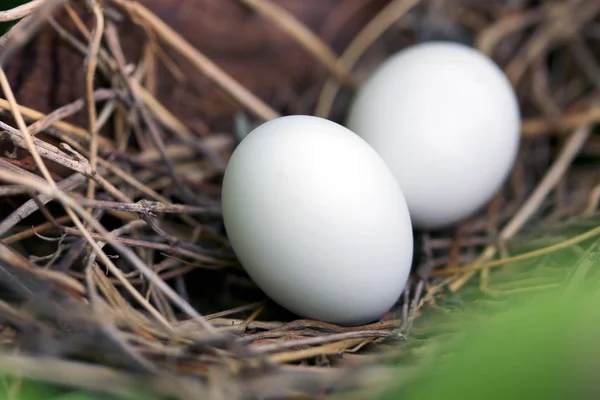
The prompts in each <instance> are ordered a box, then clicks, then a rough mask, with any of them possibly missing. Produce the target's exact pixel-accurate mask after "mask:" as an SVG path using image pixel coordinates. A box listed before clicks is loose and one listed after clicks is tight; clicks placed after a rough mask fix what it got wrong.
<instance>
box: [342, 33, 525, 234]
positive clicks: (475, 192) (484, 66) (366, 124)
mask: <svg viewBox="0 0 600 400" xmlns="http://www.w3.org/2000/svg"><path fill="white" fill-rule="evenodd" d="M520 123H521V120H520V111H519V104H518V100H517V97H516V95H515V93H514V90H513V88H512V86H511V84H510V82H509V80H508V79H507V77H506V76H505V74H504V73H503V71H502V70H501V69H500V68H499V67H498V66H497V65H496V64H495V63H494V62H493V61H492V60H491V59H490V58H488V57H487V56H486V55H484V54H483V53H481V52H479V51H477V50H475V49H473V48H470V47H468V46H465V45H462V44H457V43H450V42H429V43H422V44H418V45H415V46H412V47H409V48H407V49H405V50H403V51H400V52H399V53H397V54H395V55H393V56H392V57H390V58H389V59H388V60H386V61H385V62H384V63H383V64H382V65H381V66H380V67H379V68H378V69H376V70H375V72H374V73H373V74H372V75H371V76H370V77H369V78H368V79H367V80H366V81H365V83H364V84H363V85H362V86H361V88H360V89H359V90H358V92H357V94H356V96H355V98H354V99H353V102H352V104H351V107H350V109H349V113H348V120H347V122H346V126H347V127H348V128H349V129H351V130H352V131H354V132H355V133H356V134H358V135H360V136H361V137H362V138H363V139H365V140H366V141H367V142H368V143H369V144H370V145H371V146H372V147H373V148H374V149H375V150H376V151H377V152H378V153H379V154H380V155H381V156H382V157H383V159H384V160H385V161H386V163H387V164H388V166H389V167H390V169H391V170H392V171H393V173H394V175H395V176H396V178H397V180H398V182H399V183H400V186H401V188H402V191H403V193H404V196H405V198H406V201H407V203H408V208H409V210H410V213H411V219H412V223H413V226H415V227H416V228H420V229H426V230H427V229H440V228H445V227H448V226H450V225H452V224H455V223H457V222H459V221H460V220H462V219H464V218H466V217H468V216H470V215H471V214H472V213H474V212H476V211H477V210H479V209H480V208H481V207H482V206H484V205H485V204H486V203H487V202H488V201H489V200H490V199H491V198H492V197H493V195H494V194H495V193H496V192H497V191H498V189H499V188H500V187H501V186H502V184H503V183H504V182H505V181H506V179H507V177H508V175H509V173H510V171H511V169H512V166H513V164H514V161H515V158H516V155H517V152H518V148H519V140H520Z"/></svg>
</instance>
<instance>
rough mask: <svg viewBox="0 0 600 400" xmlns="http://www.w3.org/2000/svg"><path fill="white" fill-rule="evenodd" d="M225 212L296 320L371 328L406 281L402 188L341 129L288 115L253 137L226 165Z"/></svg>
mask: <svg viewBox="0 0 600 400" xmlns="http://www.w3.org/2000/svg"><path fill="white" fill-rule="evenodd" d="M222 211H223V219H224V224H225V229H226V231H227V235H228V238H229V240H230V243H231V245H232V248H233V250H234V252H235V254H236V255H237V257H238V258H239V260H240V262H241V264H242V265H243V266H244V268H245V270H246V271H247V273H248V274H249V276H250V277H251V278H252V280H253V281H254V282H255V283H256V284H257V285H258V286H259V287H260V288H261V289H262V290H263V291H264V292H265V293H266V294H267V295H268V296H269V297H270V298H271V299H273V300H274V301H276V302H277V303H279V304H280V305H281V306H283V307H285V308H287V309H288V310H290V311H292V312H294V313H296V314H298V315H300V316H302V317H306V318H313V319H317V320H322V321H327V322H331V323H337V324H344V325H357V324H363V323H367V322H371V321H374V320H377V319H378V318H380V317H381V316H382V315H383V314H385V313H386V312H387V311H389V310H390V308H391V307H392V306H393V305H394V303H395V302H396V301H397V299H398V298H399V296H400V295H401V293H402V290H403V289H404V286H405V284H406V282H407V279H408V276H409V273H410V267H411V261H412V254H413V237H412V226H411V222H410V215H409V213H408V207H407V205H406V201H405V199H404V196H403V194H402V191H401V189H400V187H399V185H398V183H397V182H396V179H395V178H394V176H393V174H392V172H391V171H390V170H389V168H388V167H387V165H386V164H385V162H384V161H383V160H382V159H381V157H380V156H379V155H378V154H377V152H375V150H373V149H372V148H371V147H370V146H369V145H368V144H367V143H366V142H365V141H364V140H363V139H361V138H359V137H358V136H357V135H355V134H354V133H352V132H350V131H349V130H348V129H346V128H345V127H343V126H341V125H339V124H337V123H334V122H331V121H329V120H326V119H322V118H317V117H312V116H302V115H300V116H287V117H281V118H277V119H274V120H271V121H269V122H266V123H264V124H262V125H260V126H259V127H258V128H256V129H255V130H253V131H252V132H250V133H249V134H248V135H247V136H246V137H245V138H244V139H243V140H242V142H241V143H240V144H239V145H238V147H237V148H236V149H235V151H234V152H233V154H232V156H231V159H230V161H229V163H228V165H227V168H226V171H225V175H224V178H223V189H222Z"/></svg>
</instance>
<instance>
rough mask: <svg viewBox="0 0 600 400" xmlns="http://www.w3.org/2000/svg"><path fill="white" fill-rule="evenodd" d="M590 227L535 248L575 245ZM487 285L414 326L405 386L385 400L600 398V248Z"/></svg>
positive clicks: (516, 267) (558, 234)
mask: <svg viewBox="0 0 600 400" xmlns="http://www.w3.org/2000/svg"><path fill="white" fill-rule="evenodd" d="M589 222H590V221H589V220H588V221H583V223H582V224H581V225H580V229H577V228H576V226H577V224H574V225H573V224H571V225H569V226H565V228H564V229H563V230H558V231H555V232H552V234H550V233H549V232H546V233H545V235H541V232H538V235H537V236H538V237H537V238H536V239H535V241H538V242H539V241H540V239H541V238H542V236H545V239H549V238H551V237H554V238H565V237H572V236H574V235H577V234H580V233H583V231H585V229H583V227H584V226H585V227H586V229H587V228H589ZM595 225H596V226H597V224H595ZM544 241H546V240H544ZM519 247H520V248H522V249H525V248H527V249H528V250H531V249H532V248H535V247H532V246H531V245H528V243H524V242H521V243H519ZM490 278H491V279H490V289H491V291H489V292H487V291H486V292H482V291H481V290H480V289H479V287H478V285H477V282H473V283H472V284H471V285H470V286H468V287H465V288H464V289H463V290H462V291H461V292H460V293H456V294H452V295H448V296H447V297H446V298H444V299H443V300H442V301H440V302H438V303H437V305H436V306H435V307H429V308H428V310H427V311H426V312H425V313H424V315H422V316H421V317H419V318H418V319H417V321H416V322H415V327H414V329H413V330H412V332H411V338H410V339H409V341H410V344H409V346H408V347H407V356H406V357H405V359H404V360H403V361H401V362H400V365H399V367H398V381H397V382H395V383H392V385H391V389H390V390H387V391H386V392H385V394H384V395H383V396H381V397H380V399H382V400H388V399H390V400H391V399H403V400H430V399H461V400H470V399H529V400H532V399H544V400H554V399H557V400H558V399H561V400H562V399H599V398H600V343H599V342H600V312H599V310H598V308H599V306H600V285H599V280H600V279H599V278H600V239H591V240H589V241H587V242H586V243H582V244H581V245H580V246H577V247H573V248H567V249H565V250H562V251H559V252H555V253H551V254H547V255H545V256H542V257H538V258H535V259H531V260H528V261H523V262H520V263H515V264H513V265H506V266H502V267H499V268H497V269H496V270H494V271H492V272H491V276H490ZM417 371H418V372H417ZM415 376H416V377H415ZM412 377H414V378H412Z"/></svg>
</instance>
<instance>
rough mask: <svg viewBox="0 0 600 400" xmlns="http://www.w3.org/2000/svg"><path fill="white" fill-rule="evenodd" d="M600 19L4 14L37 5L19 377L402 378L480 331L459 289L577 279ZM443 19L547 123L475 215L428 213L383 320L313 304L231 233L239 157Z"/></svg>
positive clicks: (125, 5) (169, 392)
mask: <svg viewBox="0 0 600 400" xmlns="http://www.w3.org/2000/svg"><path fill="white" fill-rule="evenodd" d="M300 3H302V4H301V5H299V4H300ZM599 18H600V3H598V2H591V1H585V0H569V1H562V2H537V1H516V2H515V1H512V2H510V1H496V2H481V1H472V0H449V1H435V0H422V1H419V0H373V1H365V0H353V1H350V0H348V1H329V2H324V1H306V2H294V1H274V0H219V1H217V0H202V1H192V0H185V1H181V2H177V3H175V2H167V1H159V0H153V1H148V2H143V3H142V2H138V1H134V0H89V1H86V2H75V1H72V2H68V1H67V2H65V1H63V0H34V1H31V2H29V3H27V4H25V5H22V6H19V7H17V8H14V9H11V10H7V11H3V12H0V20H1V21H15V22H16V23H15V24H14V25H13V26H11V27H10V29H9V30H7V33H5V34H4V36H2V37H1V38H0V66H1V67H2V70H0V86H1V88H2V93H3V94H2V98H0V110H1V114H0V117H1V118H0V138H1V140H0V146H1V147H2V150H3V153H2V156H0V180H1V181H2V182H3V185H2V186H0V197H1V199H0V201H1V202H2V207H0V238H1V241H0V266H1V268H0V287H1V290H0V293H1V294H0V326H1V331H0V332H1V333H0V335H1V337H2V343H3V353H2V354H3V355H2V356H1V357H0V371H1V373H2V374H8V375H12V376H19V377H23V376H26V377H28V378H29V379H32V380H36V381H42V382H49V383H55V384H58V385H62V386H65V387H71V388H80V389H86V390H89V391H92V392H100V393H104V394H106V395H109V394H110V395H114V396H125V395H129V394H131V393H145V394H148V395H152V396H155V398H178V399H197V398H227V399H236V398H283V397H299V396H300V397H303V398H307V397H311V396H312V397H319V396H321V397H319V398H323V397H324V396H338V395H339V393H345V394H342V398H350V397H351V395H352V394H355V395H357V396H359V394H358V393H362V392H360V391H359V390H362V389H373V388H381V387H384V386H385V383H386V382H389V381H390V380H392V381H394V382H396V383H397V382H399V381H400V380H399V378H398V375H397V373H396V372H395V371H396V366H397V365H398V363H401V362H402V363H408V364H410V363H411V362H413V361H414V360H413V361H411V359H412V358H411V357H413V356H415V357H416V354H419V352H418V351H416V350H418V349H420V348H423V347H424V346H427V343H429V340H430V339H431V338H433V337H436V338H439V337H442V336H444V334H445V333H448V332H455V331H458V330H460V328H459V327H457V326H454V325H452V324H448V323H445V322H442V321H446V320H443V319H440V318H441V317H440V316H446V317H447V315H448V313H449V312H450V311H451V310H452V309H453V308H455V307H456V304H457V302H460V303H461V304H463V305H462V307H465V305H464V304H467V303H465V302H468V301H469V299H471V298H476V299H478V300H477V301H478V306H477V307H480V306H481V304H483V303H485V301H489V302H490V303H494V304H495V303H498V302H501V301H502V299H504V298H506V297H510V296H516V295H518V293H526V292H528V291H534V290H545V289H547V288H550V287H554V286H556V285H560V284H561V283H562V282H565V281H566V280H568V279H570V278H569V276H571V275H570V272H572V270H573V269H572V268H551V267H549V266H548V260H556V259H557V257H559V255H560V254H565V252H573V253H574V254H581V253H582V252H584V253H585V252H586V251H587V250H586V244H589V243H593V241H594V238H595V237H596V235H598V234H600V229H599V228H598V224H597V222H598V218H597V214H596V213H597V209H598V202H599V200H600V174H599V172H598V171H599V169H598V160H599V156H600V140H598V139H599V138H598V136H597V135H594V133H593V127H594V125H595V124H596V123H597V122H598V121H599V120H600V108H599V105H598V95H599V93H600V86H599V85H598V82H599V81H598V77H600V59H599V58H598V56H597V54H599V52H598V50H599V46H600V43H599V41H598V30H597V22H598V21H599ZM431 39H448V40H453V41H459V42H462V43H466V44H469V45H472V46H474V47H477V48H478V49H480V50H481V51H482V52H484V53H486V54H488V55H489V56H490V57H492V58H493V59H494V60H495V61H496V62H497V63H498V64H499V65H500V66H501V67H502V68H503V69H504V70H505V71H506V73H507V75H508V77H509V78H510V80H511V82H512V84H513V85H514V87H515V89H516V91H517V93H518V96H519V100H520V105H521V111H522V114H523V124H522V138H523V139H522V143H521V149H520V153H519V156H518V159H517V162H516V164H515V165H514V168H513V171H512V174H511V176H510V179H509V180H508V181H507V183H506V185H505V187H504V188H503V190H502V191H501V192H500V193H498V195H497V196H495V197H494V199H493V200H492V201H490V203H489V204H488V205H487V206H486V208H485V209H484V210H482V211H481V212H479V213H478V214H477V215H474V216H472V217H471V218H470V219H468V220H466V221H463V222H462V223H461V224H460V225H458V226H456V227H454V228H452V229H449V230H447V231H443V232H419V233H416V244H417V249H416V250H417V254H416V257H415V258H416V262H415V268H414V271H413V274H412V276H411V278H410V281H409V282H408V285H407V288H406V289H405V292H404V294H403V296H402V298H401V299H399V301H398V303H397V305H396V306H395V307H394V309H392V310H391V311H390V312H389V313H388V314H387V315H386V316H384V317H383V318H382V319H381V320H379V321H378V322H376V323H373V324H370V325H366V326H359V327H342V326H336V325H332V324H328V323H324V322H320V321H313V320H307V319H297V317H295V316H294V315H291V314H289V313H288V312H286V311H285V310H282V309H281V308H279V307H278V306H277V305H275V304H273V303H272V302H270V301H269V300H268V299H267V298H266V297H265V296H264V294H262V292H261V291H260V290H259V289H258V288H257V287H256V286H255V285H254V284H253V283H252V281H251V280H250V279H249V278H248V276H247V275H246V274H245V273H244V271H243V269H242V267H241V266H240V264H239V263H238V261H237V259H236V257H235V255H234V253H233V251H232V249H231V247H230V246H229V243H228V241H227V237H226V234H225V231H224V229H223V225H222V218H221V215H220V210H219V204H220V182H221V178H222V175H223V171H224V168H225V166H226V163H227V159H228V157H229V155H230V154H231V152H232V150H233V148H234V147H235V145H236V143H237V141H238V140H239V139H240V138H241V137H243V136H244V135H245V134H246V133H248V132H249V131H250V130H251V129H252V128H253V127H254V126H256V125H258V124H260V123H262V122H263V121H266V120H269V119H272V118H275V117H277V116H279V115H286V114H310V115H318V116H321V117H325V118H329V119H332V120H334V121H343V118H344V115H345V112H346V110H347V106H348V104H349V100H350V99H351V96H352V94H353V92H354V91H355V90H356V87H357V85H358V84H359V82H361V81H362V80H363V79H364V77H365V76H367V75H368V74H369V73H370V72H371V71H372V70H373V68H375V67H376V66H377V65H378V64H379V63H381V61H382V60H383V59H385V58H386V57H387V56H389V55H390V54H391V53H393V52H396V51H398V50H400V49H401V48H403V47H406V46H408V45H410V44H414V43H417V42H420V41H424V40H431ZM542 260H544V261H542ZM508 267H510V268H508ZM574 268H575V267H574ZM548 269H551V270H552V271H553V272H552V273H549V274H544V275H543V277H540V274H541V272H540V271H542V270H543V271H547V270H548ZM542 278H543V279H542ZM457 299H460V301H457ZM482 299H483V300H482ZM482 301H483V303H482ZM446 322H447V321H446ZM450 325H452V326H450ZM407 360H408V361H407ZM408 364H406V365H408ZM420 365H421V364H420ZM417 371H418V369H415V370H414V371H413V372H414V374H403V375H402V382H404V381H409V380H410V379H411V378H412V377H414V376H415V375H417V374H418V372H417ZM371 395H372V393H371ZM367 397H368V398H374V397H369V396H367Z"/></svg>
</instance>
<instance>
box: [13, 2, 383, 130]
mask: <svg viewBox="0 0 600 400" xmlns="http://www.w3.org/2000/svg"><path fill="white" fill-rule="evenodd" d="M273 2H274V3H276V4H278V5H280V6H282V7H284V8H285V9H287V10H289V11H290V12H291V13H292V14H293V15H294V16H296V18H298V19H299V20H300V21H302V22H303V23H305V24H306V25H307V26H308V27H309V28H310V29H311V30H312V31H313V32H315V33H317V34H318V35H319V36H320V37H322V38H323V40H324V41H326V42H327V43H328V44H329V45H331V46H332V47H333V48H334V50H335V51H336V52H337V53H338V54H339V53H341V51H343V49H344V48H345V47H346V46H347V45H348V43H349V42H350V41H351V40H352V38H353V37H354V35H356V33H358V31H359V30H360V29H361V28H362V27H363V26H364V25H365V23H367V22H368V21H369V20H370V19H371V18H372V17H373V16H374V15H375V14H376V13H377V11H379V10H380V9H381V8H382V7H383V6H384V5H385V4H387V3H388V2H389V0H273ZM143 3H144V5H145V6H147V7H148V8H149V9H151V10H152V11H153V12H154V13H156V14H157V15H158V16H159V17H160V18H161V19H163V20H164V21H165V22H166V23H167V24H168V25H170V26H171V27H172V28H174V29H175V30H176V31H177V32H179V33H180V34H181V35H182V36H183V37H184V38H185V39H186V40H188V41H189V42H190V43H191V44H192V45H193V46H194V47H195V48H197V49H198V50H199V51H201V52H202V53H203V54H205V55H206V56H207V57H209V58H210V59H211V60H213V61H214V62H215V63H216V64H217V65H218V66H219V67H221V68H222V69H224V70H225V71H226V72H227V73H229V74H230V75H231V76H232V77H233V78H235V79H236V80H238V81H239V82H240V83H242V84H243V85H244V86H246V87H247V88H248V89H250V90H251V91H252V92H253V93H255V94H256V95H257V96H259V97H260V98H261V99H262V100H263V101H265V102H267V103H269V104H270V105H271V106H272V107H274V108H276V109H279V110H283V111H284V112H286V111H287V112H293V113H306V112H310V111H311V110H310V108H309V107H308V106H307V105H306V104H305V103H302V101H298V99H299V98H302V96H305V95H306V94H307V93H309V94H312V95H313V97H314V96H315V95H316V91H317V90H318V89H319V88H320V85H321V84H322V82H323V79H324V78H325V76H326V75H325V70H324V68H322V67H321V66H320V65H319V63H318V62H317V61H315V60H314V59H313V58H312V57H311V56H310V55H309V54H308V53H307V52H306V51H305V50H304V49H303V48H301V47H300V46H299V45H297V44H296V43H295V42H294V40H293V39H291V38H289V37H288V36H287V35H286V34H285V33H283V32H281V31H280V30H279V28H277V27H276V26H273V25H272V24H271V23H270V22H268V21H267V20H265V19H263V18H262V17H261V16H260V15H258V14H257V13H255V12H253V11H252V10H251V9H249V8H248V7H246V6H244V5H242V4H241V2H239V1H238V0H180V1H169V0H146V1H143ZM352 10H358V11H354V12H353V11H352ZM348 15H349V17H348ZM55 18H56V20H57V21H58V22H59V23H60V24H61V26H63V27H65V28H66V29H67V30H68V31H69V32H71V33H74V34H75V36H76V37H78V38H80V40H81V35H79V34H78V32H77V30H76V29H75V27H74V24H73V23H72V21H71V20H70V18H69V17H68V15H66V12H64V10H59V11H58V12H57V13H56V14H55ZM85 22H86V25H87V26H88V27H89V28H91V26H92V24H91V22H92V21H91V19H89V18H88V19H86V20H85ZM118 29H119V34H120V38H121V44H122V46H123V49H124V52H125V55H126V57H127V61H128V62H129V63H134V64H137V63H138V62H139V61H140V59H141V56H142V51H143V46H142V45H141V44H142V43H144V42H145V38H144V34H143V32H142V31H141V29H140V28H139V27H138V26H135V25H134V24H133V23H132V22H131V21H129V20H127V19H125V20H124V21H123V22H121V23H119V24H118ZM161 47H162V49H163V50H165V51H166V53H167V54H169V56H170V57H171V58H172V59H173V60H174V62H175V64H176V65H177V67H178V68H179V69H180V70H181V72H183V77H184V78H183V79H182V80H178V79H176V78H174V76H173V75H172V74H171V73H170V72H168V70H167V69H166V68H165V67H164V65H163V64H162V62H161V61H160V60H157V65H158V67H159V68H157V74H156V82H157V97H158V98H159V100H160V101H161V102H162V103H163V104H164V105H165V106H166V107H167V108H168V109H169V110H170V111H171V112H173V113H174V114H175V115H176V116H178V117H179V118H180V119H181V120H182V121H183V122H184V123H186V124H188V125H189V126H190V127H191V128H192V129H193V130H195V131H198V132H202V131H203V130H204V131H205V130H206V127H208V128H209V129H221V128H224V127H226V126H227V125H229V124H230V123H231V120H232V118H231V116H232V115H233V113H234V112H235V111H237V110H239V109H240V106H239V105H238V104H237V103H236V102H235V101H232V100H231V99H230V98H229V97H228V96H227V95H226V94H225V93H223V92H222V91H221V90H220V89H218V88H217V87H215V86H214V85H212V84H210V82H208V81H207V80H206V79H205V78H204V77H203V76H202V75H201V74H200V73H199V72H198V71H197V70H196V69H194V68H193V67H191V66H190V65H189V63H187V61H185V60H183V59H181V58H180V57H178V56H177V55H176V54H174V52H173V51H170V49H168V48H167V46H164V45H163V46H161ZM7 73H8V76H9V79H10V82H11V84H12V85H13V86H14V90H15V91H16V94H17V100H18V101H19V102H20V103H21V104H23V105H25V106H28V107H31V108H34V109H36V110H39V111H41V112H44V113H47V112H50V111H52V110H54V109H56V108H57V107H60V106H62V105H64V104H67V103H69V102H72V101H74V100H76V99H78V98H81V97H82V95H83V93H84V82H85V71H84V63H83V56H82V54H81V53H79V52H77V51H76V50H75V49H73V48H72V46H70V45H69V44H68V43H66V41H65V40H63V39H62V38H61V37H60V36H59V34H58V33H57V32H56V31H55V30H54V29H53V28H52V27H51V26H49V25H47V26H45V27H44V28H43V29H42V30H41V31H40V32H39V33H38V34H37V35H36V37H35V38H34V40H33V41H31V42H30V43H29V44H28V45H27V46H25V47H24V48H23V49H22V50H21V52H20V53H19V55H18V56H17V57H15V58H14V59H12V60H11V61H10V63H9V65H8V67H7ZM97 82H98V83H101V84H102V83H103V84H104V85H107V84H108V82H102V80H101V77H98V78H97ZM311 90H312V92H311ZM303 104H304V105H303ZM294 107H295V108H294ZM70 121H71V122H76V123H79V124H82V125H83V126H87V119H86V116H85V112H81V113H79V114H78V115H77V116H75V117H74V118H71V120H70Z"/></svg>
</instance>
